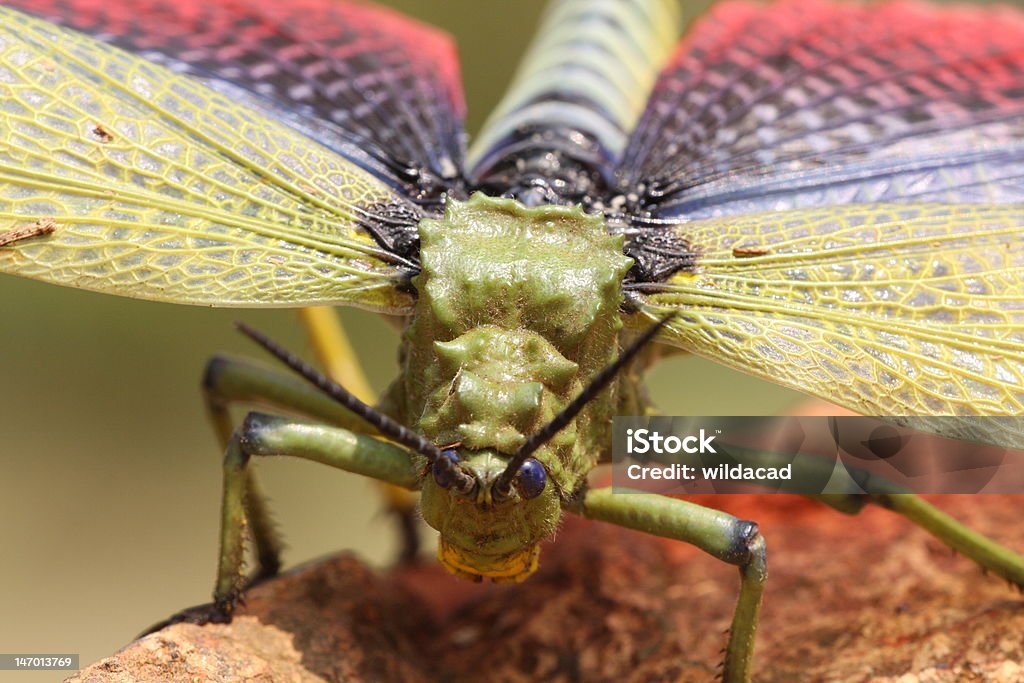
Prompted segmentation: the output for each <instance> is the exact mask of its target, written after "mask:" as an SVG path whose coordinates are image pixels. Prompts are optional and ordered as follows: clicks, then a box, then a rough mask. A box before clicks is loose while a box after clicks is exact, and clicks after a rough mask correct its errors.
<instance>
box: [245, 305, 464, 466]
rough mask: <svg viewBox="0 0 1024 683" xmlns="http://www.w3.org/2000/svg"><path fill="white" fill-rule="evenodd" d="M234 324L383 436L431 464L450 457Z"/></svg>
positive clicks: (265, 339) (264, 337)
mask: <svg viewBox="0 0 1024 683" xmlns="http://www.w3.org/2000/svg"><path fill="white" fill-rule="evenodd" d="M235 327H237V328H238V329H239V331H240V332H241V333H242V334H244V335H245V336H247V337H249V338H250V339H252V340H253V341H254V342H256V343H257V344H259V345H260V346H262V347H263V348H264V349H266V350H267V351H269V352H270V354H271V355H273V356H274V357H275V358H277V359H278V360H279V361H281V362H282V363H284V364H285V365H287V366H288V367H289V368H291V369H292V370H294V371H295V372H297V373H298V374H300V375H302V377H303V378H304V379H305V380H306V381H308V382H309V383H310V384H312V385H313V386H315V387H316V388H317V389H319V390H320V391H322V392H324V393H325V394H327V395H328V396H330V397H331V398H333V399H334V400H335V401H337V402H338V403H340V404H341V405H343V406H345V407H346V408H348V409H349V410H351V411H352V412H353V413H355V414H356V415H358V416H359V417H361V418H363V419H364V420H366V421H367V422H369V423H370V424H371V425H373V426H374V427H376V428H377V431H379V432H380V433H381V434H383V435H384V436H386V437H388V438H389V439H392V440H394V441H397V442H398V443H400V444H402V445H403V446H405V447H406V448H409V449H410V450H413V451H416V452H417V453H419V454H421V455H425V456H426V457H427V459H428V460H430V462H431V463H433V462H435V461H438V460H439V459H440V461H442V462H449V460H448V459H447V458H441V450H440V449H439V448H438V447H437V446H435V445H434V444H432V443H431V442H430V441H429V440H428V439H425V438H423V437H422V436H420V435H419V434H417V433H416V432H414V431H412V430H411V429H409V428H407V427H405V426H403V425H401V424H399V423H398V422H395V421H394V420H393V419H391V418H390V417H388V416H387V415H385V414H384V413H382V412H380V411H379V410H377V409H376V408H374V407H372V406H368V405H366V404H365V403H363V402H362V401H360V400H359V399H358V398H356V397H355V396H354V395H353V394H352V392H350V391H349V390H348V389H346V388H345V387H343V386H341V385H340V384H338V383H337V382H335V381H334V380H332V379H331V378H330V377H328V376H327V375H325V374H323V373H322V372H320V371H319V370H317V369H316V368H314V367H313V366H312V365H310V364H309V363H307V362H306V361H304V360H302V359H301V358H299V357H298V356H296V355H295V354H294V353H292V352H291V351H289V350H288V349H286V348H284V347H283V346H281V345H280V344H278V343H277V342H275V341H274V340H273V339H271V338H270V337H268V336H267V335H265V334H263V333H262V332H260V331H259V330H255V329H253V328H251V327H249V326H248V325H246V324H245V323H242V322H236V323H235ZM455 467H457V466H455ZM459 471H460V472H461V471H462V470H461V469H460V470H459ZM463 474H464V473H463Z"/></svg>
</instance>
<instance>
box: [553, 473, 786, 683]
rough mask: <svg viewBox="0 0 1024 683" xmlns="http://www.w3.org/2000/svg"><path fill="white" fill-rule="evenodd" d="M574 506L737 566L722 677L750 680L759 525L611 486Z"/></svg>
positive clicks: (761, 556) (761, 571) (760, 565)
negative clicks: (737, 586)
mask: <svg viewBox="0 0 1024 683" xmlns="http://www.w3.org/2000/svg"><path fill="white" fill-rule="evenodd" d="M570 509H572V510H573V511H574V512H576V513H577V514H580V515H582V516H584V517H588V518H590V519H596V520H600V521H603V522H611V523H612V524H618V525H619V526H624V527H628V528H630V529H637V530H639V531H646V532H647V533H650V534H654V535H656V536H663V537H665V538H672V539H675V540H678V541H684V542H686V543H690V544H692V545H695V546H697V547H698V548H700V549H701V550H703V551H704V552H706V553H708V554H710V555H712V556H714V557H717V558H718V559H720V560H722V561H724V562H728V563H729V564H734V565H737V566H738V567H739V568H740V595H739V599H738V600H737V602H736V611H735V612H734V614H733V618H732V625H731V626H730V627H729V642H728V644H727V645H726V650H725V668H724V671H723V679H724V680H725V681H726V682H727V683H737V682H741V681H749V680H750V672H751V664H752V660H753V655H754V634H755V632H756V631H757V620H758V612H759V610H760V607H761V594H762V592H763V591H764V583H765V580H766V579H767V576H768V565H767V556H766V553H765V542H764V538H763V537H762V536H761V535H760V534H759V533H758V530H757V525H756V524H755V523H753V522H747V521H743V520H740V519H737V518H735V517H733V516H732V515H729V514H726V513H724V512H720V511H718V510H712V509H710V508H706V507H702V506H700V505H696V504H695V503H690V502H687V501H684V500H677V499H675V498H665V497H663V496H658V495H654V494H649V493H640V492H629V493H624V492H617V493H614V494H613V493H612V490H611V489H610V488H603V489H593V490H589V491H587V492H586V493H585V494H584V496H583V497H582V499H581V500H579V501H577V502H576V503H575V504H574V506H573V507H572V508H570Z"/></svg>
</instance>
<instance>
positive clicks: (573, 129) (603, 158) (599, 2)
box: [470, 0, 679, 205]
mask: <svg viewBox="0 0 1024 683" xmlns="http://www.w3.org/2000/svg"><path fill="white" fill-rule="evenodd" d="M678 14H679V8H678V3H677V2H675V1H674V0H655V1H647V2H643V1H641V0H559V1H557V2H553V3H552V4H551V5H550V7H549V8H548V11H547V14H546V15H545V17H544V20H543V23H542V26H541V28H540V31H539V32H538V34H537V37H536V38H535V39H534V42H533V44H532V45H531V47H530V50H529V53H528V54H527V56H526V57H525V59H524V60H523V63H522V65H521V66H520V68H519V71H518V72H517V74H516V77H515V80H514V82H513V83H512V86H511V88H510V90H509V92H508V94H507V95H506V96H505V98H504V99H503V100H502V101H501V103H500V104H499V105H498V107H497V109H495V111H494V112H493V113H492V115H491V117H490V118H489V119H488V121H487V124H486V125H485V126H484V129H483V131H482V132H481V134H480V136H479V138H478V139H477V140H476V141H475V142H474V145H473V148H472V150H471V154H470V159H471V165H472V170H471V172H470V178H471V179H472V180H473V182H474V183H475V184H477V185H478V186H480V187H482V188H483V189H485V190H487V191H489V192H490V193H492V194H499V195H500V194H508V195H510V196H514V197H516V198H517V199H519V200H520V201H522V202H524V203H526V204H531V205H533V204H569V203H578V202H583V203H585V204H588V205H589V203H590V202H591V200H594V199H596V198H598V197H599V196H603V195H604V194H606V193H607V189H608V187H609V185H612V184H613V183H612V180H613V170H614V168H615V165H616V162H617V161H618V159H619V156H620V155H621V153H622V150H623V148H624V146H625V143H626V137H627V134H628V132H629V130H630V129H632V127H633V125H634V124H635V123H636V120H637V117H638V116H639V114H640V112H641V110H642V109H643V105H644V102H645V100H646V97H647V94H648V92H649V91H650V88H651V85H652V84H653V83H654V78H655V76H656V74H657V72H658V69H659V68H660V67H661V65H662V63H663V62H664V60H665V59H666V58H667V57H668V54H669V50H670V49H671V47H672V45H673V44H674V42H675V40H676V37H677V35H678V29H677V25H678V21H679V17H678Z"/></svg>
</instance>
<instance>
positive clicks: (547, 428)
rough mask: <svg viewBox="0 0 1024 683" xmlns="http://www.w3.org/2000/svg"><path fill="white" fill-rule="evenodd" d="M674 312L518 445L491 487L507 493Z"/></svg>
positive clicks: (647, 332)
mask: <svg viewBox="0 0 1024 683" xmlns="http://www.w3.org/2000/svg"><path fill="white" fill-rule="evenodd" d="M676 315H677V314H676V313H675V312H672V313H669V314H668V315H666V316H665V317H664V318H662V319H661V320H659V321H658V322H656V323H655V324H653V325H651V326H650V327H649V328H648V329H647V330H645V331H644V333H643V334H641V335H640V336H639V337H637V338H636V340H635V341H634V342H633V343H632V344H630V345H629V347H628V348H627V349H626V350H625V351H623V352H622V353H621V354H619V357H618V358H616V359H615V361H614V362H613V363H611V364H610V365H607V366H605V368H604V369H602V370H601V372H599V373H597V374H596V375H594V378H593V379H592V380H590V384H588V385H587V386H585V387H584V388H583V391H581V392H580V395H579V396H577V397H576V398H574V399H573V400H572V401H570V402H569V405H567V406H566V407H565V408H563V409H562V412H560V413H559V414H558V415H555V416H554V417H553V418H552V419H551V421H550V422H548V423H547V424H546V425H544V426H543V427H541V428H540V429H538V430H537V431H535V432H534V433H533V434H531V435H530V436H529V437H527V439H526V441H524V442H523V445H522V446H520V447H519V448H518V449H517V450H516V452H515V453H514V454H513V455H512V459H511V460H509V461H508V466H506V467H505V471H504V472H502V473H501V476H499V477H498V479H497V481H495V482H494V488H495V490H497V491H508V490H509V487H510V486H511V485H512V479H513V478H514V477H515V476H516V472H518V471H519V467H520V466H521V465H522V464H523V462H525V461H526V459H527V458H529V457H530V456H531V455H533V453H534V451H536V450H537V449H538V448H540V447H541V446H543V445H544V444H546V443H547V442H548V440H550V439H551V437H553V436H554V435H555V434H557V433H558V432H560V431H562V430H563V429H565V427H566V426H567V425H568V424H569V423H570V422H572V420H573V418H575V417H576V415H578V414H579V412H580V411H581V410H583V407H584V406H585V405H587V404H588V403H590V402H591V401H592V400H594V397H595V396H597V395H598V394H599V393H601V391H602V390H603V389H604V388H605V387H606V386H608V383H609V382H611V381H612V379H613V378H614V377H615V375H617V374H618V373H619V370H621V369H622V368H623V366H625V365H626V363H628V362H629V361H631V360H633V358H634V357H635V356H636V354H638V353H640V350H641V349H642V348H643V347H644V346H645V345H646V344H647V342H649V341H651V340H652V339H654V335H656V334H658V332H659V331H660V330H661V328H662V327H664V326H665V325H667V324H668V322H669V321H670V320H672V318H675V317H676Z"/></svg>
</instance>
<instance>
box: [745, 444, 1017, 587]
mask: <svg viewBox="0 0 1024 683" xmlns="http://www.w3.org/2000/svg"><path fill="white" fill-rule="evenodd" d="M729 453H730V455H731V456H733V457H735V458H736V459H737V460H739V461H740V462H742V463H744V464H748V465H751V466H753V467H759V466H778V465H780V464H785V462H788V460H787V459H782V456H780V455H779V454H777V453H771V452H762V451H754V450H746V449H738V448H733V447H731V446H730V448H729ZM832 467H833V463H831V462H829V461H828V460H826V459H823V458H811V457H808V458H797V459H795V460H794V461H793V481H794V482H797V483H799V482H800V481H805V482H821V481H829V475H830V474H831V471H832ZM826 470H827V471H826ZM848 472H849V474H850V479H849V480H848V482H847V483H848V484H849V488H848V490H851V491H868V493H857V494H848V493H827V494H820V495H812V496H809V497H810V498H814V499H815V500H818V501H820V502H822V503H824V504H825V505H828V506H829V507H832V508H834V509H836V510H838V511H840V512H842V513H845V514H849V515H855V514H857V513H859V512H860V511H861V510H863V509H864V508H865V507H866V506H867V505H868V504H870V503H873V504H875V505H878V506H881V507H883V508H885V509H887V510H892V511H893V512H896V513H898V514H901V515H903V516H904V517H906V518H907V519H909V520H911V521H912V522H914V523H915V524H917V525H918V526H920V527H921V528H923V529H924V530H925V531H927V532H928V533H930V534H931V535H932V536H934V537H935V538H937V539H938V540H940V541H942V542H943V543H944V544H946V545H947V546H949V547H950V548H952V549H953V550H955V551H957V552H958V553H960V554H962V555H964V556H966V557H969V558H970V559H972V560H974V561H975V562H977V563H978V564H979V565H981V567H982V568H984V569H986V570H988V571H990V572H992V573H993V574H995V575H996V576H1000V577H1002V578H1004V579H1006V580H1007V581H1009V582H1011V583H1013V584H1015V585H1017V586H1019V587H1022V588H1024V557H1021V556H1020V555H1018V554H1017V553H1015V552H1013V551H1012V550H1010V549H1008V548H1005V547H1003V546H1001V545H999V544H998V543H996V542H995V541H993V540H991V539H989V538H986V537H985V536H983V535H982V534H980V533H978V532H977V531H974V530H972V529H969V528H968V527H966V526H964V525H963V524H961V523H960V522H958V521H956V520H955V519H953V518H952V517H950V516H949V515H947V514H946V513H944V512H942V511H941V510H939V509H938V508H936V507H935V506H934V505H932V504H930V503H928V502H927V501H925V500H924V499H922V498H920V497H919V496H917V495H915V494H913V493H909V492H908V491H907V490H906V489H904V488H902V487H898V486H896V485H894V484H892V483H891V482H889V481H886V480H884V479H880V478H879V477H877V476H874V475H871V474H869V473H868V472H865V471H863V470H857V469H853V468H848ZM837 488H839V489H842V488H844V487H843V484H842V482H841V481H837V479H836V478H834V477H833V478H832V480H831V484H830V486H829V490H836V489H837ZM796 490H797V491H800V490H801V489H800V488H797V489H796ZM802 490H807V488H806V487H805V488H803V489H802ZM805 495H806V494H805Z"/></svg>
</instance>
